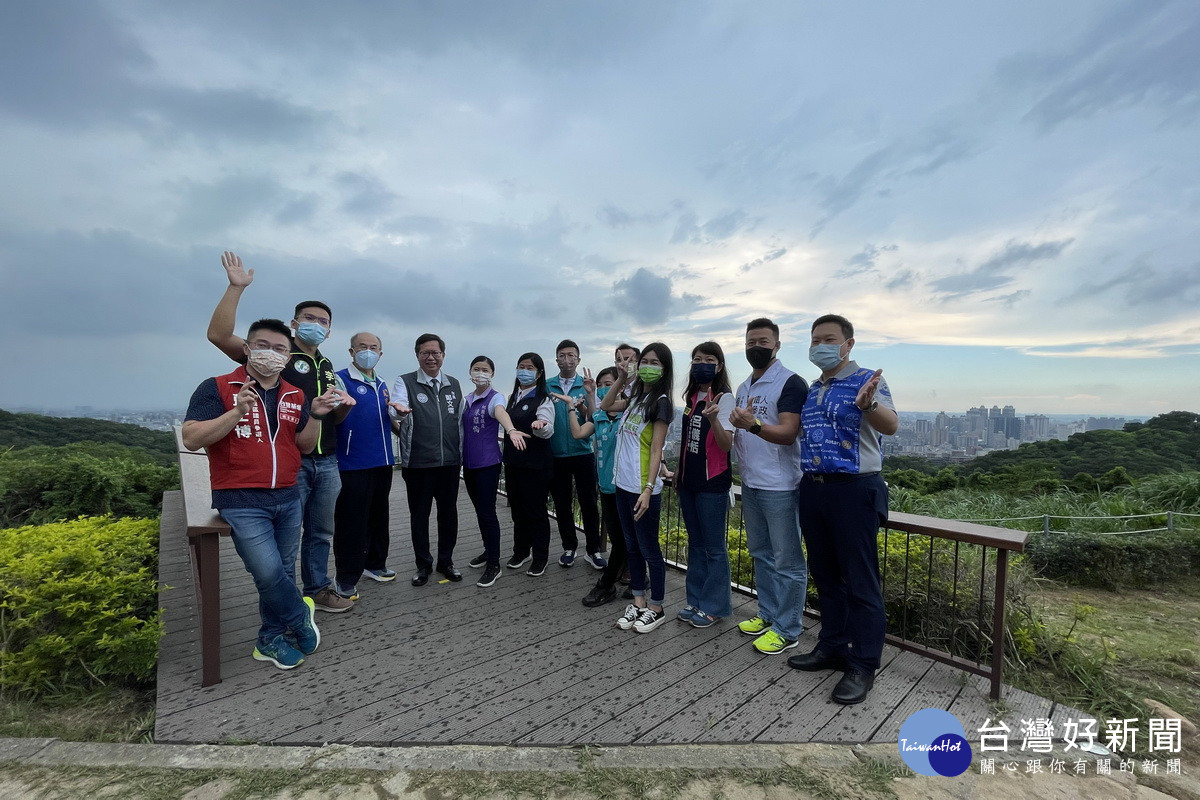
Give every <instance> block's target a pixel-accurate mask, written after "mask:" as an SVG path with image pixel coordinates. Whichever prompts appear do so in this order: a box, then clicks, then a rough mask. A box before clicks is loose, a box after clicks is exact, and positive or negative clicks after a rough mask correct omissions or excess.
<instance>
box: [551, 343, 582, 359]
mask: <svg viewBox="0 0 1200 800" xmlns="http://www.w3.org/2000/svg"><path fill="white" fill-rule="evenodd" d="M568 347H573V348H575V355H579V345H577V344H575V342H573V341H571V340H570V339H563V340H562V341H561V342H559V343H558V347H556V348H554V355H556V356H557V355H558V351H559V350H563V349H565V348H568Z"/></svg>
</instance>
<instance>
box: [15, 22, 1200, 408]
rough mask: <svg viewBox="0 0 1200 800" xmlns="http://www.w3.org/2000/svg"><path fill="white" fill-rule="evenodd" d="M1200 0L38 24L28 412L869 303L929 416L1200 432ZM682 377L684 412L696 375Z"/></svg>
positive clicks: (19, 177)
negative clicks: (1059, 419)
mask: <svg viewBox="0 0 1200 800" xmlns="http://www.w3.org/2000/svg"><path fill="white" fill-rule="evenodd" d="M1197 41H1200V5H1197V4H1196V3H1194V2H1191V0H1180V1H1179V2H1174V3H1171V2H1151V1H1150V0H1136V2H1129V3H1111V2H1094V0H1084V1H1083V2H1054V3H1044V2H1009V1H1008V0H1005V2H992V3H959V2H944V3H936V2H931V3H919V4H909V3H891V2H874V3H870V2H868V3H854V4H844V3H825V2H755V3H732V2H640V3H634V2H624V3H619V2H608V3H582V2H578V3H577V2H563V0H544V1H543V2H535V1H533V0H525V1H523V2H504V1H497V0H489V1H488V2H482V0H481V1H480V2H461V3H432V2H420V3H417V2H398V3H396V2H383V1H382V0H380V2H343V3H329V2H308V1H306V0H302V1H300V2H297V1H296V0H290V1H289V2H286V3H283V2H276V3H265V2H263V3H258V2H255V3H245V2H220V1H217V2H203V3H141V2H96V3H90V2H87V3H85V2H55V3H16V2H10V3H4V4H3V5H0V45H2V46H0V74H3V75H4V78H3V80H2V81H0V148H2V155H0V159H2V160H3V165H4V170H3V172H4V176H5V180H4V184H5V186H6V187H8V191H6V192H5V193H4V195H3V197H2V198H0V277H2V285H3V296H4V298H5V300H6V302H5V313H4V314H3V316H0V330H2V331H3V334H4V337H5V339H6V345H7V348H8V350H9V351H10V353H11V354H12V358H13V361H12V362H11V363H12V364H13V365H14V366H15V367H16V369H15V370H12V371H11V373H10V378H11V379H10V380H9V381H8V382H7V383H6V384H5V385H4V387H3V389H0V407H4V408H15V407H60V408H70V407H72V406H77V405H91V406H95V407H98V408H104V407H125V408H182V407H183V406H184V405H185V404H186V401H187V397H188V396H189V395H190V393H191V390H192V389H193V388H194V386H195V385H196V384H197V383H198V382H199V381H200V380H201V379H202V378H204V377H206V376H209V375H214V374H218V373H220V372H225V371H227V368H228V367H229V362H228V361H226V360H225V359H224V357H223V356H222V355H220V353H218V351H217V350H216V349H215V348H213V347H212V346H211V345H209V344H208V343H207V341H206V340H205V328H206V325H207V320H208V317H209V315H210V313H211V311H212V308H213V306H214V304H215V303H216V302H217V300H218V299H219V298H220V296H221V294H222V292H223V290H224V287H225V274H224V271H223V270H222V268H221V265H220V253H221V251H222V250H225V249H229V250H234V251H236V252H237V253H239V254H240V255H242V257H243V258H244V259H245V260H246V263H247V265H248V266H250V267H253V268H254V269H255V275H256V278H255V282H254V284H253V286H252V287H251V288H250V289H249V290H248V291H247V293H246V295H245V298H244V300H243V304H242V308H241V309H240V311H239V315H238V327H239V331H244V328H245V326H246V325H248V324H249V322H251V321H252V320H254V319H256V318H258V317H262V316H276V317H284V318H290V316H291V311H292V307H293V305H294V304H295V303H296V302H297V301H299V300H302V299H309V298H319V299H323V300H325V301H326V302H327V303H328V304H329V305H330V306H332V307H333V311H334V330H333V335H332V337H331V341H330V342H329V343H327V344H326V345H325V346H324V347H323V350H324V351H325V352H326V353H327V354H328V355H330V356H331V357H332V358H333V360H334V362H335V363H336V364H337V365H338V366H339V367H341V366H344V365H345V363H346V360H347V355H346V346H347V344H348V339H349V336H350V335H351V334H352V333H354V332H355V331H358V330H363V329H367V330H371V331H375V332H377V333H379V334H380V335H381V336H382V337H383V340H384V350H385V353H384V357H383V360H382V361H381V363H380V367H379V369H380V371H381V372H382V373H383V374H384V375H386V376H387V377H388V378H389V379H390V378H392V377H394V376H395V375H396V374H398V373H399V372H401V371H409V370H411V369H413V368H415V362H414V357H413V351H412V346H411V343H412V341H413V339H414V338H415V337H416V335H417V334H419V333H422V332H424V331H427V330H429V331H434V332H436V333H440V334H441V335H442V336H443V338H445V339H446V341H447V344H448V360H447V367H448V371H450V372H452V373H457V374H459V375H460V376H463V375H465V373H466V365H467V363H468V361H469V359H470V357H471V356H474V355H476V354H478V353H486V354H488V355H491V356H492V357H493V358H494V359H495V360H496V361H497V364H498V366H499V373H500V376H501V378H502V381H507V380H511V374H512V368H513V366H514V364H515V360H516V357H517V355H518V354H519V353H521V352H522V351H525V350H536V351H539V352H541V353H542V354H543V355H544V356H546V359H547V361H548V362H550V363H551V364H552V363H553V348H554V345H555V343H556V342H557V341H558V340H559V339H560V338H563V337H570V338H573V339H576V340H577V341H578V342H579V343H580V344H581V345H582V348H583V355H584V363H585V364H588V365H590V366H593V367H596V368H599V367H602V366H605V365H607V364H609V363H611V357H612V347H613V345H614V344H615V343H616V342H617V341H619V340H631V341H634V342H635V343H645V342H647V341H651V340H655V339H661V340H663V341H666V342H667V343H668V344H670V345H671V346H672V348H673V349H675V352H676V357H677V360H681V361H685V360H686V357H687V355H688V353H689V352H690V348H691V347H692V346H693V345H694V344H696V343H698V342H700V341H703V340H706V339H716V340H717V341H719V342H720V343H721V344H722V345H724V346H725V347H726V349H727V351H729V355H730V370H731V374H732V375H733V377H734V378H735V379H738V380H740V379H741V378H742V377H744V376H745V375H746V374H747V372H748V369H749V368H748V366H747V365H746V363H745V359H744V357H743V356H742V353H741V350H742V344H741V342H742V336H743V331H744V326H745V322H746V321H747V320H749V319H750V318H752V317H756V316H760V315H766V316H770V317H772V318H774V319H775V320H776V321H777V322H778V323H779V324H780V325H781V326H782V328H783V338H784V348H783V352H782V357H783V360H784V362H785V363H786V364H787V365H789V366H791V367H792V368H794V369H796V370H797V371H799V372H800V373H801V374H803V375H805V376H807V377H812V376H813V375H814V374H815V373H816V370H815V369H814V368H813V367H811V365H809V364H808V362H807V344H808V342H807V337H808V329H809V325H810V324H811V321H812V319H813V318H814V317H815V316H817V315H819V314H822V313H826V312H836V313H841V314H844V315H846V316H847V317H849V318H850V319H851V320H852V321H853V322H854V323H855V325H856V328H857V332H858V336H857V346H856V349H855V353H856V355H857V356H858V360H859V362H860V363H862V364H863V365H864V366H871V367H882V368H883V370H884V375H885V376H886V377H887V378H888V380H889V383H890V384H891V386H892V390H893V394H894V395H895V397H896V401H897V405H898V406H899V407H900V408H901V409H911V410H921V411H937V410H940V409H945V410H947V411H951V412H959V411H962V410H964V409H965V408H967V407H968V406H974V405H978V404H981V403H982V404H985V405H988V406H990V405H992V404H1000V405H1004V404H1008V403H1011V404H1013V405H1015V406H1016V407H1017V409H1018V411H1019V412H1022V413H1025V412H1030V413H1032V412H1045V413H1068V412H1078V413H1081V414H1085V415H1087V414H1095V415H1100V414H1128V415H1151V414H1156V413H1161V412H1164V411H1169V410H1172V409H1186V410H1192V411H1196V410H1200V399H1198V398H1200V314H1198V313H1197V308H1200V251H1198V249H1197V242H1198V241H1200V224H1198V222H1197V220H1198V219H1200V157H1198V156H1197V153H1200V48H1197V47H1196V42H1197ZM680 388H681V387H680Z"/></svg>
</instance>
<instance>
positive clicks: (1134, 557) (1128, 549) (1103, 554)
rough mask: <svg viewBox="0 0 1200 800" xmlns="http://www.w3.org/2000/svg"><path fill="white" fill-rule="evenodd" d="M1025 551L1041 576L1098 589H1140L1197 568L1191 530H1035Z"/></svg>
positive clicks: (1199, 553)
mask: <svg viewBox="0 0 1200 800" xmlns="http://www.w3.org/2000/svg"><path fill="white" fill-rule="evenodd" d="M1025 554H1026V557H1027V558H1028V560H1029V562H1030V563H1031V564H1032V565H1033V566H1034V568H1035V569H1037V571H1038V573H1039V574H1040V575H1042V577H1045V578H1053V579H1054V580H1060V581H1063V582H1064V583H1068V584H1071V585H1073V586H1093V587H1096V588H1100V589H1118V588H1121V587H1134V588H1144V587H1147V586H1154V585H1155V584H1158V583H1160V582H1162V581H1167V580H1172V579H1175V578H1181V577H1184V576H1187V575H1192V574H1197V573H1200V539H1198V538H1197V537H1196V535H1195V534H1194V533H1155V534H1130V535H1120V534H1095V533H1051V534H1034V535H1033V536H1030V537H1029V542H1028V543H1027V544H1026V548H1025Z"/></svg>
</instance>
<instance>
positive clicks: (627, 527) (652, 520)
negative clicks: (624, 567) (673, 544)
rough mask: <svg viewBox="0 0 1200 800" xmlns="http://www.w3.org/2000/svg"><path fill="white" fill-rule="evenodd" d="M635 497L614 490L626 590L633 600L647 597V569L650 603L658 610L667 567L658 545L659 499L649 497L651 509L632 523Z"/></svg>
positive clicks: (623, 491)
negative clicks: (625, 559) (626, 563)
mask: <svg viewBox="0 0 1200 800" xmlns="http://www.w3.org/2000/svg"><path fill="white" fill-rule="evenodd" d="M637 499H638V495H636V494H634V493H633V492H627V491H625V490H624V489H621V488H618V489H617V516H618V517H620V518H621V530H622V532H623V533H624V534H625V550H626V554H627V557H628V560H629V586H630V588H631V589H633V596H634V597H642V596H644V595H645V594H646V586H645V584H646V567H649V568H650V603H651V604H652V605H656V606H661V605H662V603H663V598H664V597H666V594H667V564H666V562H665V561H663V554H662V547H661V546H660V545H659V543H658V516H659V511H660V510H661V500H662V498H661V496H660V495H657V494H652V495H650V507H649V508H648V509H646V513H645V514H643V515H642V518H641V519H639V520H637V521H634V519H633V506H634V504H635V503H637Z"/></svg>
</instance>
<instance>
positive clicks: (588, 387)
mask: <svg viewBox="0 0 1200 800" xmlns="http://www.w3.org/2000/svg"><path fill="white" fill-rule="evenodd" d="M583 389H584V391H586V392H587V393H588V394H595V393H596V379H595V378H593V377H592V371H591V370H590V369H588V368H587V367H584V368H583Z"/></svg>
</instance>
